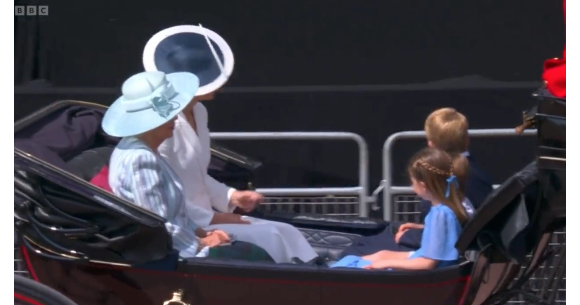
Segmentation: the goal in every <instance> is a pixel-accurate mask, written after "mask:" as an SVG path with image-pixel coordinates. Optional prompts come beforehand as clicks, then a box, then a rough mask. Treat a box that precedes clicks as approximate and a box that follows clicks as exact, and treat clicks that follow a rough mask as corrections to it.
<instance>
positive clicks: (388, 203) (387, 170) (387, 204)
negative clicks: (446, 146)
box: [381, 128, 536, 221]
mask: <svg viewBox="0 0 580 305" xmlns="http://www.w3.org/2000/svg"><path fill="white" fill-rule="evenodd" d="M535 134H536V130H525V131H524V133H523V134H522V135H524V136H530V135H535ZM513 136H518V134H517V133H516V132H515V130H514V129H509V128H506V129H470V130H469V137H471V138H483V137H493V138H496V137H497V138H499V137H513ZM421 138H425V131H424V130H420V131H401V132H397V133H394V134H392V135H391V136H390V137H389V138H387V140H386V141H385V144H384V145H383V180H382V181H381V187H382V188H383V218H384V219H385V220H387V221H389V220H391V216H392V204H393V203H392V200H393V198H392V196H393V192H395V193H399V191H400V189H398V187H395V186H393V184H392V180H391V179H392V177H391V173H392V170H393V169H392V149H393V145H394V143H395V142H396V141H397V140H400V139H421Z"/></svg>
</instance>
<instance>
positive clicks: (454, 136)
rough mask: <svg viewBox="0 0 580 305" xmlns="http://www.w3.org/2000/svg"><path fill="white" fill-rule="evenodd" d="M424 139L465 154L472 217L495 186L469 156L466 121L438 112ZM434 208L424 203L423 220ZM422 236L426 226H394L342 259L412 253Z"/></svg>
mask: <svg viewBox="0 0 580 305" xmlns="http://www.w3.org/2000/svg"><path fill="white" fill-rule="evenodd" d="M424 128H425V137H426V139H427V145H428V146H429V147H435V148H438V149H441V150H443V151H445V152H447V153H448V154H452V155H453V154H462V155H463V156H465V157H466V158H467V159H468V160H469V169H468V174H467V182H466V185H465V186H462V187H461V188H464V189H465V197H466V198H467V199H468V200H466V201H465V202H464V206H465V208H466V210H467V212H468V214H471V213H470V212H473V211H470V209H473V208H475V209H477V208H479V206H480V205H481V203H482V202H483V201H484V200H485V198H486V197H487V195H489V193H491V191H492V190H493V186H492V182H491V179H490V178H489V176H488V175H487V173H485V172H484V171H482V170H481V169H480V168H479V167H478V166H477V163H475V160H474V159H473V157H472V156H471V155H470V154H469V151H468V148H469V134H468V129H469V123H468V121H467V118H466V117H465V116H464V115H463V114H461V113H460V112H459V111H457V110H455V109H454V108H448V107H447V108H440V109H437V110H435V111H433V112H431V114H429V116H427V119H426V120H425V125H424ZM430 208H431V203H430V202H426V201H421V203H420V211H421V218H422V220H423V221H424V219H425V216H426V215H427V213H428V212H429V210H430ZM422 235H423V225H421V224H415V223H405V224H402V225H401V226H399V228H395V224H394V223H393V222H391V224H390V225H389V226H388V227H387V228H386V229H385V230H384V231H383V232H381V233H379V234H378V235H374V236H364V237H361V238H360V239H359V240H357V241H356V242H354V243H353V245H352V246H351V247H349V248H347V249H346V250H344V251H343V253H342V254H341V256H346V255H357V256H363V255H369V254H372V253H375V252H378V251H381V250H391V251H413V250H417V249H419V248H420V246H421V237H422Z"/></svg>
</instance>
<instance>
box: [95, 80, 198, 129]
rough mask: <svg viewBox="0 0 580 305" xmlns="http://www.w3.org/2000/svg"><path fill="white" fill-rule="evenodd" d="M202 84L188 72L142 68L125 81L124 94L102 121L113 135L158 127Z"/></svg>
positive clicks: (191, 97) (193, 94)
mask: <svg viewBox="0 0 580 305" xmlns="http://www.w3.org/2000/svg"><path fill="white" fill-rule="evenodd" d="M198 88H199V79H198V78H197V76H195V75H194V74H191V73H187V72H178V73H171V74H165V73H163V72H160V71H150V72H141V73H138V74H135V75H133V76H131V77H129V79H127V80H126V81H125V82H124V83H123V87H122V92H123V96H121V97H119V98H118V99H117V100H116V101H115V102H114V103H113V104H112V105H111V107H109V109H108V110H107V112H106V113H105V116H104V118H103V121H102V122H101V125H102V127H103V130H104V131H105V132H106V133H107V134H109V135H111V136H113V137H128V136H134V135H138V134H142V133H144V132H147V131H149V130H152V129H155V128H157V127H159V126H161V125H163V124H165V123H167V122H168V121H170V120H171V119H173V118H174V117H175V116H176V115H177V114H178V113H180V112H181V111H182V110H183V108H185V106H187V105H188V104H189V102H190V101H191V100H192V99H193V97H194V96H195V94H196V92H197V90H198Z"/></svg>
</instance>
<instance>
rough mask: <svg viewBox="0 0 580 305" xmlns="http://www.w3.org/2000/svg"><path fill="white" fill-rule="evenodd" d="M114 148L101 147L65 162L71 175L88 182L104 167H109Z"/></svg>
mask: <svg viewBox="0 0 580 305" xmlns="http://www.w3.org/2000/svg"><path fill="white" fill-rule="evenodd" d="M113 150H114V147H110V146H103V147H96V148H91V149H87V150H85V151H83V152H82V153H81V154H80V155H78V156H76V157H74V158H72V159H71V160H69V161H68V162H67V164H68V165H69V166H70V168H71V170H72V171H73V172H72V173H73V174H75V175H76V176H78V177H81V178H83V179H84V180H86V181H90V180H91V179H92V178H93V177H95V175H97V174H98V173H99V172H100V171H101V170H102V169H103V167H104V166H107V165H109V160H110V159H111V154H113Z"/></svg>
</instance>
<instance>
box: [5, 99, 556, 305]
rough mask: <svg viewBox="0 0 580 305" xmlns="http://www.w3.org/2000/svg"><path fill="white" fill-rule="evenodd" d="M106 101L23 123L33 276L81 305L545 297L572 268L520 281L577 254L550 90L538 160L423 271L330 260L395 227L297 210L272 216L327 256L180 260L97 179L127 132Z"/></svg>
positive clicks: (24, 231) (27, 258)
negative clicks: (537, 284) (552, 243)
mask: <svg viewBox="0 0 580 305" xmlns="http://www.w3.org/2000/svg"><path fill="white" fill-rule="evenodd" d="M105 110H106V108H105V107H103V106H100V105H96V104H91V103H84V102H75V101H62V102H57V103H55V104H53V105H51V106H49V107H47V108H44V109H41V110H39V111H38V112H36V113H34V114H32V115H31V116H29V117H27V118H25V119H23V120H21V121H19V122H17V123H16V124H15V151H14V159H15V160H14V161H15V169H14V177H15V178H14V180H15V202H14V217H15V218H14V221H15V230H16V232H17V235H18V236H17V238H16V240H17V247H18V252H19V255H21V256H22V258H23V261H24V263H25V266H26V268H27V270H28V272H29V274H30V276H31V278H32V279H34V280H36V281H39V282H40V283H42V284H45V285H47V286H49V287H51V288H53V289H55V290H57V291H59V292H61V293H62V294H64V295H65V296H67V297H68V298H70V299H72V300H73V301H74V302H76V303H78V304H83V305H84V304H87V305H89V304H131V305H132V304H144V305H145V304H152V305H153V304H192V305H193V304H196V305H198V304H210V305H219V304H230V303H231V302H240V301H242V302H244V303H248V304H271V303H272V302H276V303H282V304H292V305H294V304H296V303H300V304H303V305H308V304H317V305H320V304H333V305H335V304H352V303H355V302H356V303H361V304H363V303H368V304H376V303H378V302H387V303H388V304H482V303H486V304H498V303H504V302H506V301H507V300H508V299H509V298H510V297H511V296H512V295H514V294H518V293H519V294H523V295H524V296H525V298H526V299H527V300H528V301H529V302H530V303H534V302H536V303H542V302H544V303H546V302H549V301H550V300H553V297H554V294H555V289H553V287H557V286H558V285H559V282H558V281H559V280H561V279H562V277H563V276H564V275H563V274H558V273H557V272H563V271H562V270H563V269H564V268H554V272H555V274H554V275H553V276H552V277H551V278H553V279H554V281H553V282H552V283H549V286H550V287H547V288H546V290H545V291H544V292H543V294H542V298H543V299H544V300H540V298H539V297H537V296H534V295H532V294H528V293H526V292H523V291H521V288H522V287H523V286H522V285H523V284H524V283H525V282H526V281H527V280H528V279H529V277H530V275H531V273H532V272H533V271H534V270H535V268H536V266H538V265H539V264H541V263H542V262H543V261H544V260H546V259H548V258H554V257H556V259H557V260H559V261H558V262H556V263H557V264H565V247H563V248H562V250H561V251H560V252H559V253H554V252H553V251H550V250H549V249H548V242H549V237H550V235H551V233H552V232H554V231H558V230H561V229H562V228H563V227H564V226H565V220H566V208H565V199H566V188H565V181H566V170H565V169H566V167H565V158H566V157H565V142H566V140H565V99H557V98H554V97H552V96H550V95H549V94H548V93H546V92H545V91H541V93H539V94H538V108H537V112H534V115H533V119H534V120H535V124H536V126H537V128H538V157H537V159H536V160H535V162H533V163H531V164H530V165H528V166H527V167H526V168H524V169H522V170H521V171H519V172H518V173H516V174H514V175H513V176H512V177H511V178H509V179H507V180H506V181H505V182H504V183H503V184H502V185H501V186H500V187H498V188H497V189H496V190H495V191H494V192H493V193H492V194H491V195H490V196H489V197H488V198H487V200H486V201H485V202H484V204H483V206H482V207H481V208H480V210H479V211H478V212H477V214H476V216H475V217H474V218H473V219H472V220H471V221H470V222H469V223H468V224H467V225H466V226H465V228H464V231H463V233H462V235H461V237H460V239H459V241H458V242H457V244H456V247H457V249H458V250H459V251H460V253H462V254H463V258H462V261H461V262H460V263H459V264H457V265H455V266H451V267H446V268H441V269H435V270H429V271H415V272H411V271H386V270H385V271H368V270H362V269H342V268H329V267H328V265H329V264H330V263H332V262H333V261H336V260H338V259H339V255H340V252H341V251H342V249H344V248H346V247H347V246H348V245H350V244H352V242H353V241H354V240H356V238H357V237H359V236H361V235H372V234H376V233H378V232H380V231H382V230H384V229H385V228H386V227H387V226H389V223H388V222H386V221H382V220H371V219H367V218H352V217H349V218H345V217H338V216H325V215H304V214H292V213H285V214H280V213H276V214H271V213H267V212H266V213H263V214H262V215H260V217H262V218H266V219H273V220H276V221H284V222H288V223H290V224H292V225H294V226H296V227H297V228H299V230H300V231H301V232H302V233H303V234H304V235H305V236H307V237H308V240H309V242H311V244H312V246H313V247H314V248H315V249H316V251H317V252H318V253H319V255H320V257H321V258H322V259H321V260H318V261H317V263H313V264H308V263H305V264H274V263H267V262H249V261H241V260H218V259H209V258H191V259H181V258H179V256H178V254H177V253H176V251H174V250H173V249H172V244H171V238H170V236H169V235H168V233H167V231H166V229H165V226H164V222H165V220H164V219H162V218H161V217H159V216H157V215H155V214H153V213H151V212H148V211H146V210H143V209H141V208H139V207H136V206H135V205H133V204H131V203H129V202H127V201H124V200H121V199H120V198H118V197H116V196H115V195H113V194H111V193H109V192H107V191H105V190H103V189H100V188H98V187H96V186H94V185H91V184H90V183H89V181H88V180H90V178H91V177H92V176H93V175H94V174H96V173H97V172H98V171H99V169H100V168H102V167H103V165H105V164H107V163H108V159H109V156H110V153H111V151H112V148H113V147H114V145H115V144H116V143H117V141H118V139H115V138H110V137H108V136H106V135H105V134H104V133H103V132H102V131H101V129H100V120H101V119H102V116H103V113H104V111H105ZM72 139H75V140H74V141H73V140H72ZM79 139H80V140H79ZM529 253H532V259H531V260H527V259H526V255H527V254H529ZM522 267H526V271H527V272H526V273H524V274H520V270H521V268H522ZM518 274H520V276H519V278H518V279H517V281H514V278H516V276H518ZM552 286H553V287H552ZM168 301H172V302H168Z"/></svg>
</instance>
